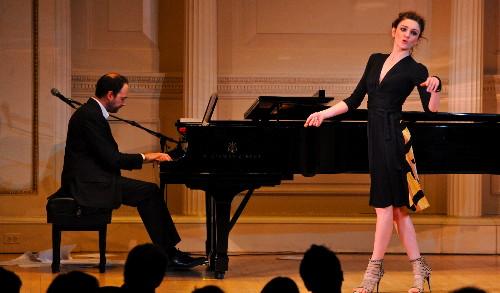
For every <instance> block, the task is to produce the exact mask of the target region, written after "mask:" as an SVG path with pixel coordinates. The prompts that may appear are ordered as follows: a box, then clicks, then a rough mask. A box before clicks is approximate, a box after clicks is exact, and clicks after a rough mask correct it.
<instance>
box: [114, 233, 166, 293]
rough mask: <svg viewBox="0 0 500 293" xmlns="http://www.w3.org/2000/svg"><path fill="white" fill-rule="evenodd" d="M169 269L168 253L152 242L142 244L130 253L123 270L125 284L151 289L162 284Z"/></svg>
mask: <svg viewBox="0 0 500 293" xmlns="http://www.w3.org/2000/svg"><path fill="white" fill-rule="evenodd" d="M166 269H167V255H166V254H165V253H164V252H163V250H162V249H161V248H160V247H158V246H156V245H155V244H152V243H146V244H140V245H137V246H136V247H134V248H132V250H130V252H129V253H128V256H127V260H126V261H125V268H124V271H123V276H124V281H125V284H124V286H125V287H127V288H133V289H135V290H137V289H144V290H145V291H146V289H147V290H151V289H155V288H156V287H158V286H160V284H161V281H162V280H163V276H164V275H165V270H166Z"/></svg>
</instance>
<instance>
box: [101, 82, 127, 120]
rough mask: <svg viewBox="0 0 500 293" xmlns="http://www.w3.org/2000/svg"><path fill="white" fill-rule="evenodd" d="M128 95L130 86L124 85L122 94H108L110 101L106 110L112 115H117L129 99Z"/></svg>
mask: <svg viewBox="0 0 500 293" xmlns="http://www.w3.org/2000/svg"><path fill="white" fill-rule="evenodd" d="M127 95H128V84H124V85H123V87H122V89H121V90H120V92H118V94H116V96H114V95H113V92H111V91H110V92H109V93H108V100H109V103H108V105H107V107H106V110H108V112H110V113H116V112H118V110H119V109H120V108H121V107H123V106H125V100H126V99H127Z"/></svg>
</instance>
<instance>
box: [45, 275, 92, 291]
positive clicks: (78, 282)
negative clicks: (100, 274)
mask: <svg viewBox="0 0 500 293" xmlns="http://www.w3.org/2000/svg"><path fill="white" fill-rule="evenodd" d="M98 289H99V282H98V281H97V279H96V277H94V276H92V275H89V274H87V273H84V272H80V271H71V272H69V273H66V274H64V273H63V274H59V275H57V277H55V278H54V280H52V283H50V285H49V288H48V289H47V293H67V292H71V293H97V291H98Z"/></svg>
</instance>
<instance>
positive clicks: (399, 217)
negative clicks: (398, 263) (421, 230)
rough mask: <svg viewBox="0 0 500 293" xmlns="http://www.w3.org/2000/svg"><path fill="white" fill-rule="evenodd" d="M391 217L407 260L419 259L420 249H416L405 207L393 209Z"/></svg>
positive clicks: (411, 224)
mask: <svg viewBox="0 0 500 293" xmlns="http://www.w3.org/2000/svg"><path fill="white" fill-rule="evenodd" d="M393 215H394V223H396V231H397V233H398V235H399V239H400V240H401V242H402V243H403V246H404V247H405V249H406V254H407V255H408V258H409V259H410V260H414V259H417V258H419V257H420V249H419V248H418V243H417V234H416V232H415V227H414V226H413V222H412V221H411V218H410V215H409V214H408V211H407V210H406V207H397V208H394V212H393Z"/></svg>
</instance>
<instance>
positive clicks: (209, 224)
mask: <svg viewBox="0 0 500 293" xmlns="http://www.w3.org/2000/svg"><path fill="white" fill-rule="evenodd" d="M205 213H206V229H207V240H206V241H205V252H206V255H207V257H208V268H207V270H208V271H213V270H214V265H215V259H214V257H215V240H216V237H215V235H214V234H215V231H216V230H215V200H214V199H213V198H212V196H210V195H209V194H208V193H207V194H206V195H205Z"/></svg>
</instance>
